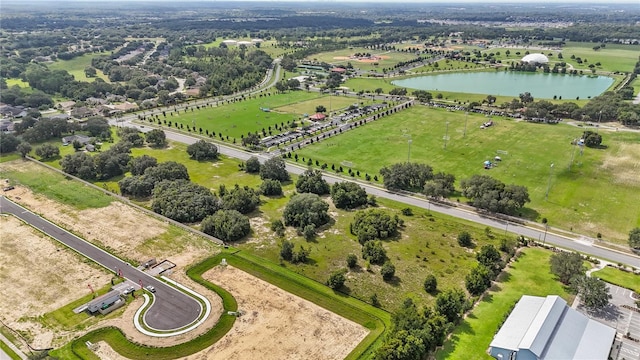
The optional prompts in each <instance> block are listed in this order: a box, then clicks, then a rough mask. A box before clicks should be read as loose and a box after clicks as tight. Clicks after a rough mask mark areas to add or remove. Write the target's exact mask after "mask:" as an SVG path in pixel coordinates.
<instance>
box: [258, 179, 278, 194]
mask: <svg viewBox="0 0 640 360" xmlns="http://www.w3.org/2000/svg"><path fill="white" fill-rule="evenodd" d="M260 193H261V194H262V195H264V196H280V195H282V184H280V181H278V180H272V179H265V180H264V181H263V182H262V184H260Z"/></svg>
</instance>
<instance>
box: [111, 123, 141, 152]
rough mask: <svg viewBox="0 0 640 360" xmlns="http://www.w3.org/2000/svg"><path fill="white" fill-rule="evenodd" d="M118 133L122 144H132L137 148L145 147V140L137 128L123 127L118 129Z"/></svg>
mask: <svg viewBox="0 0 640 360" xmlns="http://www.w3.org/2000/svg"><path fill="white" fill-rule="evenodd" d="M117 133H118V136H120V142H125V143H126V142H128V143H131V145H132V146H135V147H140V146H142V145H144V138H143V137H142V135H141V133H140V131H138V129H136V128H129V127H121V128H118V131H117Z"/></svg>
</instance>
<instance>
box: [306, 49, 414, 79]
mask: <svg viewBox="0 0 640 360" xmlns="http://www.w3.org/2000/svg"><path fill="white" fill-rule="evenodd" d="M355 53H370V54H371V55H376V56H380V57H381V59H379V60H376V61H375V62H365V61H359V60H357V59H343V58H348V57H350V56H352V55H353V54H355ZM415 58H416V55H415V54H413V53H406V52H397V51H383V50H378V51H376V50H370V49H365V48H359V47H355V48H349V49H343V50H336V51H329V52H325V53H320V54H314V55H311V56H309V57H308V58H307V60H314V61H320V62H326V63H329V64H334V65H347V63H351V65H353V67H354V68H358V69H361V70H370V71H371V70H374V71H376V72H379V73H382V69H384V68H392V67H393V66H394V65H396V64H397V63H399V62H402V61H407V60H411V59H415Z"/></svg>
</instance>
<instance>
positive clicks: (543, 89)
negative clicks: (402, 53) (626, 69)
mask: <svg viewBox="0 0 640 360" xmlns="http://www.w3.org/2000/svg"><path fill="white" fill-rule="evenodd" d="M613 81H614V80H613V78H610V77H606V76H593V75H592V76H587V75H563V74H540V73H522V72H512V71H499V72H461V73H451V74H437V75H429V76H418V77H412V78H407V79H402V80H395V81H392V82H391V83H392V84H393V85H395V86H400V87H405V88H410V89H417V90H428V91H430V92H432V93H433V92H436V91H449V92H461V93H473V94H487V95H494V96H498V95H502V96H513V97H518V95H520V94H522V93H525V92H529V93H531V95H532V96H533V97H534V99H553V97H554V96H557V97H558V98H562V99H565V100H569V99H576V98H580V99H588V98H592V97H595V96H598V95H600V94H602V93H603V92H605V91H606V90H607V89H608V88H609V86H611V85H612V84H613ZM433 95H436V94H435V93H434V94H433Z"/></svg>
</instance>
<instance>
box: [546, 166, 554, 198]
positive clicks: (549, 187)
mask: <svg viewBox="0 0 640 360" xmlns="http://www.w3.org/2000/svg"><path fill="white" fill-rule="evenodd" d="M551 174H553V163H551V167H549V183H548V184H547V193H546V194H545V195H544V199H545V200H547V199H548V198H549V190H550V189H551Z"/></svg>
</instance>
